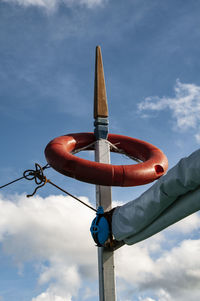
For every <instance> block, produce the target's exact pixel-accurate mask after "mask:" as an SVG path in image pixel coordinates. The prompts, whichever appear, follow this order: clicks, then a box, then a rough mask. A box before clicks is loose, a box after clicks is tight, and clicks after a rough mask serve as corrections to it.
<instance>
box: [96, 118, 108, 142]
mask: <svg viewBox="0 0 200 301" xmlns="http://www.w3.org/2000/svg"><path fill="white" fill-rule="evenodd" d="M94 126H95V129H94V135H95V137H96V139H97V140H99V139H107V137H108V118H105V117H97V118H96V120H95V122H94Z"/></svg>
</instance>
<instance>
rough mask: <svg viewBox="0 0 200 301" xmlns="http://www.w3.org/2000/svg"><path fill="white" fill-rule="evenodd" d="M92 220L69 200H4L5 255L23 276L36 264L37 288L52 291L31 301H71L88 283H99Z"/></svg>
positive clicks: (0, 212)
mask: <svg viewBox="0 0 200 301" xmlns="http://www.w3.org/2000/svg"><path fill="white" fill-rule="evenodd" d="M81 199H82V200H84V201H85V202H87V203H88V200H87V198H83V197H82V198H81ZM93 218H94V213H93V212H90V210H89V209H88V208H86V207H84V206H82V205H80V204H78V203H76V201H74V200H73V199H71V198H70V197H64V196H50V197H47V198H41V197H39V196H37V197H33V198H31V199H27V198H26V197H25V196H19V195H15V196H13V197H10V198H9V200H6V199H3V198H2V197H1V199H0V242H1V244H2V249H3V251H4V253H5V254H6V255H10V256H11V258H12V259H13V261H14V263H15V264H16V265H17V266H18V267H19V268H20V269H22V270H23V265H25V264H26V262H33V263H35V262H36V263H37V264H36V266H37V271H36V272H38V284H39V285H40V286H41V287H43V286H46V287H47V290H46V291H44V292H43V293H42V294H40V295H39V296H37V297H35V298H33V299H32V301H50V300H51V301H70V300H71V298H72V296H77V294H78V291H79V289H80V287H81V285H82V281H83V279H84V280H87V279H88V280H91V281H93V280H92V279H95V278H96V275H97V272H96V248H95V247H94V242H93V240H92V238H91V237H90V233H89V228H90V223H91V221H92V219H93ZM33 266H34V264H33Z"/></svg>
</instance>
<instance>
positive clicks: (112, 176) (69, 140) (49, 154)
mask: <svg viewBox="0 0 200 301" xmlns="http://www.w3.org/2000/svg"><path fill="white" fill-rule="evenodd" d="M108 141H110V142H111V143H112V144H117V148H119V149H122V150H124V152H126V153H127V154H128V155H131V156H133V157H136V158H138V159H140V160H141V161H143V162H142V163H139V164H132V165H111V164H104V163H98V162H93V161H89V160H85V159H82V158H79V157H76V156H75V155H73V154H71V152H72V151H74V150H76V149H79V148H82V147H84V146H87V145H89V144H91V143H92V142H95V136H94V134H93V133H77V134H69V135H65V136H61V137H58V138H55V139H54V140H52V141H51V142H49V144H48V145H47V146H46V149H45V156H46V159H47V162H48V163H49V164H50V165H51V166H52V167H53V168H54V169H55V170H56V171H58V172H59V173H61V174H63V175H66V176H68V177H72V178H75V179H77V180H80V181H83V182H87V183H92V184H99V185H105V186H138V185H143V184H147V183H150V182H152V181H154V180H156V179H158V178H159V177H161V176H162V175H163V174H164V173H165V172H166V170H167V168H168V160H167V157H166V156H165V155H164V154H163V152H162V151H161V150H159V149H158V148H157V147H155V146H153V145H152V144H150V143H147V142H145V141H142V140H138V139H134V138H130V137H127V136H122V135H115V134H109V135H108Z"/></svg>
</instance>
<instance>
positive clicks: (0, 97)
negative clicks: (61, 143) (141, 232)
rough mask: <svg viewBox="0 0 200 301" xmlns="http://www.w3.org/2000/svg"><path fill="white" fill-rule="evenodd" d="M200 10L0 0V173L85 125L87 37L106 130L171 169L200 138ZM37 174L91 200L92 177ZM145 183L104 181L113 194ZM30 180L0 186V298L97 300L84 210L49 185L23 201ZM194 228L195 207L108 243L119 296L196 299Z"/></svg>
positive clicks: (133, 192)
mask: <svg viewBox="0 0 200 301" xmlns="http://www.w3.org/2000/svg"><path fill="white" fill-rule="evenodd" d="M199 13H200V3H199V2H198V1H193V0H191V1H179V0H173V1H171V0H168V1H159V0H149V1H147V0H140V1H139V0H126V1H120V0H115V1H114V0H77V1H73V0H63V1H58V0H57V1H56V0H46V1H45V0H29V1H28V0H4V1H3V0H1V1H0V66H1V68H0V125H1V133H2V139H1V141H2V142H1V158H0V161H1V168H0V183H1V184H4V183H6V182H8V181H10V180H12V179H15V178H17V177H20V176H21V175H22V173H23V171H24V170H25V169H29V168H32V167H33V166H34V163H35V162H38V163H40V164H42V165H45V164H46V161H45V157H44V148H45V146H46V144H47V143H48V142H49V141H50V140H51V139H53V138H54V137H57V136H60V135H63V134H67V133H76V132H88V131H93V86H94V59H95V58H94V56H95V47H96V45H100V46H101V49H102V54H103V61H104V72H105V78H106V86H107V96H108V103H109V113H110V117H109V120H110V126H109V129H110V132H111V133H116V134H123V135H127V136H131V137H135V138H139V139H142V140H146V141H148V142H150V143H152V144H154V145H156V146H158V147H159V148H161V149H162V150H163V151H164V152H165V154H166V155H167V157H168V160H169V167H172V166H174V165H175V164H176V162H177V161H178V160H179V159H180V158H181V157H184V156H187V155H189V154H190V153H192V152H193V151H194V150H196V149H197V148H199V144H200V117H199V116H200V106H199V103H200V75H199V74H200V61H199V49H200V30H199V28H200V19H199ZM88 156H89V158H92V156H91V155H90V154H89V155H88ZM113 160H117V162H120V161H121V162H129V161H126V160H127V159H125V158H121V157H119V158H118V159H116V158H113ZM46 175H47V177H48V178H50V179H51V180H52V181H54V182H56V183H58V184H59V185H60V186H62V187H63V188H65V189H68V190H69V191H70V192H71V193H74V194H75V195H77V196H79V197H83V198H84V199H85V200H86V201H87V202H90V203H91V204H92V205H95V189H94V186H93V185H91V184H86V183H81V182H78V181H75V180H73V179H69V178H66V177H64V176H62V175H59V174H57V173H56V172H55V171H53V170H52V169H49V170H47V171H46ZM147 187H149V185H147V186H146V187H145V186H141V187H135V188H134V187H130V188H113V201H114V202H115V204H116V203H117V202H118V203H125V202H127V201H129V200H133V199H134V198H136V197H137V196H138V195H140V194H141V192H143V191H144V190H146V189H147ZM33 189H34V184H32V183H30V182H29V181H27V182H26V181H25V180H24V181H21V182H19V183H16V184H13V185H12V186H9V187H7V188H4V189H3V190H1V196H0V207H1V210H0V215H1V218H0V242H1V246H0V267H1V269H0V300H2V301H13V300H20V301H70V300H71V301H75V300H81V301H82V300H87V301H90V300H98V296H97V294H98V289H97V273H96V262H97V260H96V259H97V258H96V249H95V247H94V243H93V242H92V240H91V238H90V236H89V226H90V222H91V220H92V218H93V213H92V212H90V210H88V209H87V208H83V207H82V206H81V205H79V204H76V203H75V201H73V200H71V199H70V198H68V197H64V196H61V195H60V193H59V192H58V191H57V190H55V189H54V188H52V187H50V186H48V185H46V186H45V187H44V188H43V189H41V190H39V191H38V194H37V196H35V197H33V198H32V199H26V197H25V195H26V194H27V193H30V192H32V191H33ZM199 228H200V216H199V214H194V215H192V216H191V217H189V218H187V219H186V220H184V221H181V222H180V223H178V224H176V225H174V226H172V227H170V228H169V229H166V230H165V231H163V232H162V233H160V234H157V235H155V236H154V237H152V238H150V239H148V240H146V241H145V242H141V243H139V244H137V245H135V246H132V247H123V248H121V249H120V250H119V251H117V252H116V260H115V262H116V274H117V293H118V300H123V301H124V300H126V301H132V300H134V301H172V300H173V301H174V300H175V301H180V300H181V301H185V300H188V299H189V300H192V301H196V300H197V299H198V296H199V295H200V287H199V280H200V279H199V278H200V276H199V275H200V272H199V271H200V263H199V249H200V239H199ZM77 246H79V247H78V248H77Z"/></svg>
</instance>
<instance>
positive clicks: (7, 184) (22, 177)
mask: <svg viewBox="0 0 200 301" xmlns="http://www.w3.org/2000/svg"><path fill="white" fill-rule="evenodd" d="M22 179H24V176H23V177H21V178H18V179H16V180H14V181H11V182H9V183H7V184H5V185H2V186H0V189H1V188H4V187H6V186H8V185H10V184H13V183H15V182H17V181H19V180H22Z"/></svg>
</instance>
